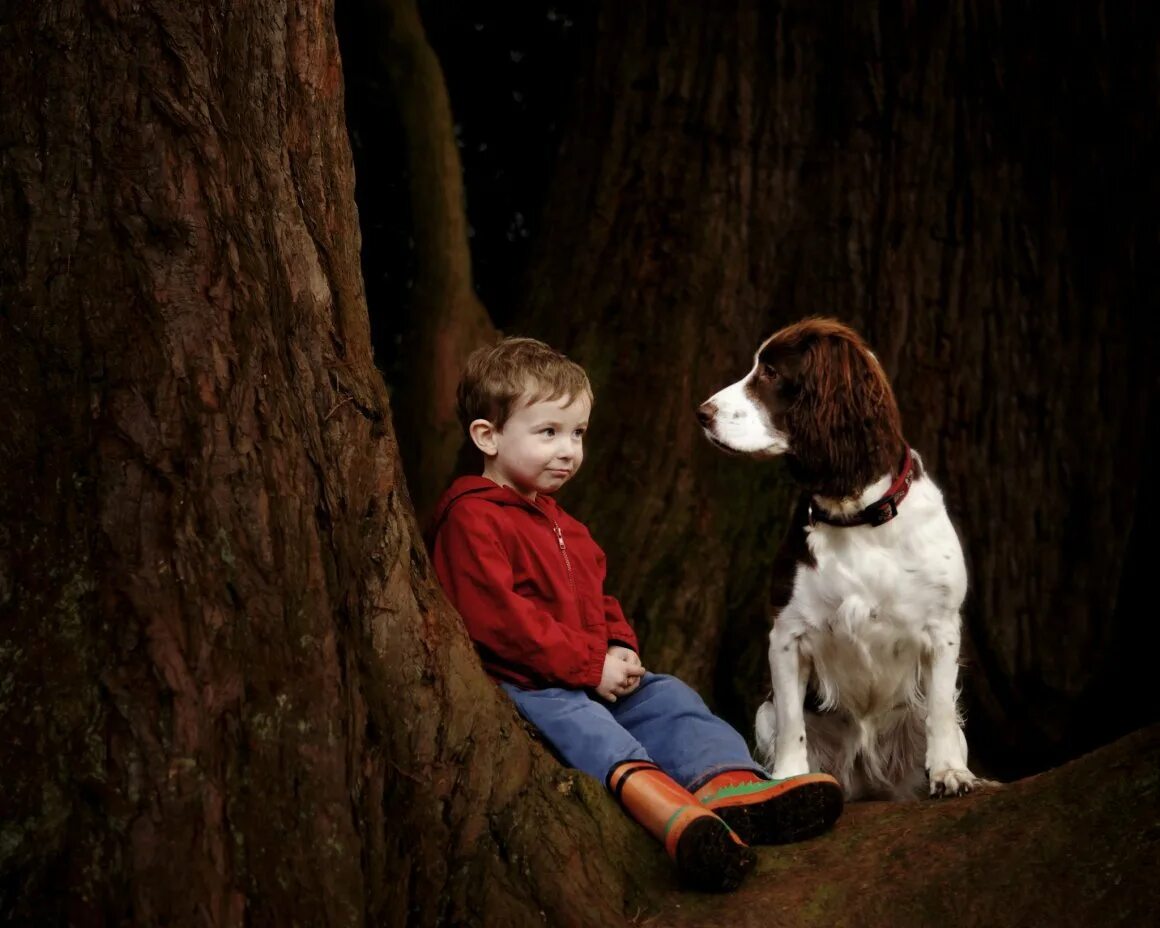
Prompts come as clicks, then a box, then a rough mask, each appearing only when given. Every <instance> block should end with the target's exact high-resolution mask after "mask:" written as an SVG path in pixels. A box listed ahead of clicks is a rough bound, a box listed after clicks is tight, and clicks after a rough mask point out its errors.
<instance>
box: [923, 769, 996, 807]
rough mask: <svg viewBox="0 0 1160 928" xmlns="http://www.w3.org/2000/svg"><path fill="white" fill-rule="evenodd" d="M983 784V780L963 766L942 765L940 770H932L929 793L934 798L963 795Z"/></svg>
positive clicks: (984, 782)
mask: <svg viewBox="0 0 1160 928" xmlns="http://www.w3.org/2000/svg"><path fill="white" fill-rule="evenodd" d="M984 785H986V781H985V780H980V779H979V778H978V777H976V776H975V775H974V774H973V773H971V771H969V770H966V769H964V768H956V767H944V768H943V769H942V770H934V771H932V772H931V775H930V794H931V796H933V797H934V798H935V799H946V798H949V797H951V796H965V795H966V794H967V793H969V792H971V791H972V790H974V789H976V788H978V787H981V786H984Z"/></svg>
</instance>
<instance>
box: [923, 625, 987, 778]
mask: <svg viewBox="0 0 1160 928" xmlns="http://www.w3.org/2000/svg"><path fill="white" fill-rule="evenodd" d="M930 637H931V659H930V665H929V668H928V673H927V680H926V770H927V773H928V774H929V775H930V794H931V795H932V796H961V795H962V794H963V793H969V792H970V791H971V790H972V789H973V788H974V787H975V785H976V780H975V775H974V774H973V773H971V771H970V770H968V769H967V739H966V737H965V736H964V735H963V730H962V728H961V727H960V725H959V715H958V710H957V709H956V707H955V702H956V699H957V691H956V680H957V678H958V673H959V619H958V616H957V615H956V616H954V620H953V624H952V623H948V624H942V623H940V624H939V625H936V626H934V627H932V628H931V629H930Z"/></svg>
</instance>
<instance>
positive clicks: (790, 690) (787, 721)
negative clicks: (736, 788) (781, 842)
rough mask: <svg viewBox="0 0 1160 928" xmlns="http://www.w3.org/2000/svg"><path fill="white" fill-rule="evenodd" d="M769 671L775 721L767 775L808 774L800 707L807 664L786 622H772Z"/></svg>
mask: <svg viewBox="0 0 1160 928" xmlns="http://www.w3.org/2000/svg"><path fill="white" fill-rule="evenodd" d="M769 670H770V674H771V676H772V677H773V693H774V711H775V714H776V719H777V731H776V732H775V735H774V752H773V770H771V771H770V773H771V774H772V775H773V777H774V779H778V780H780V779H784V778H785V777H792V776H797V775H798V774H800V773H809V771H810V765H809V760H808V758H807V753H806V722H805V715H804V708H803V707H804V703H805V699H806V684H807V683H808V682H809V679H810V662H809V658H808V657H807V656H806V655H805V654H803V653H802V648H801V638H800V636H799V635H797V634H795V633H794V631H793V630H791V629H790V627H789V623H788V622H783V621H778V622H775V623H774V626H773V630H772V631H771V632H770V633H769Z"/></svg>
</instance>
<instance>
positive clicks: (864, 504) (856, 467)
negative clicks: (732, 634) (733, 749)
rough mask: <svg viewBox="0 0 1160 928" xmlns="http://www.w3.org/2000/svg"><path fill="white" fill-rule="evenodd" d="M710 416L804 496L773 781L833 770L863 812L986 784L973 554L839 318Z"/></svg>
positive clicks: (789, 542) (763, 715) (771, 758)
mask: <svg viewBox="0 0 1160 928" xmlns="http://www.w3.org/2000/svg"><path fill="white" fill-rule="evenodd" d="M697 417H698V419H699V421H700V423H701V426H702V428H703V430H704V433H705V435H706V436H707V437H708V439H709V441H710V442H711V443H712V444H713V445H715V446H716V447H718V448H720V449H722V450H724V451H727V452H731V453H735V454H743V455H749V456H750V457H754V458H775V457H783V458H784V459H785V460H786V462H787V463H788V466H789V471H790V474H791V476H792V477H793V478H794V480H795V481H796V483H797V484H798V485H799V486H800V488H801V491H802V492H801V494H800V498H799V500H798V503H797V505H796V507H795V510H794V514H793V517H792V519H791V524H790V527H789V530H788V532H787V535H786V538H785V541H784V542H783V544H782V547H781V549H780V551H779V553H778V555H777V557H776V559H775V564H774V582H773V596H772V613H773V626H772V630H771V631H770V634H769V666H770V673H771V677H772V684H773V685H772V691H771V693H770V696H769V698H768V700H767V701H766V702H764V703H763V704H762V705H761V707H760V708H759V709H758V711H757V718H756V742H757V753H758V756H759V758H760V759H761V760H762V762H763V763H764V764H765V765H766V767H767V768H768V769H769V770H770V773H771V774H772V776H773V777H775V778H782V777H789V776H794V775H796V774H801V773H807V772H809V771H811V770H814V771H818V770H821V771H824V772H826V773H829V774H831V775H832V776H834V777H836V778H837V779H838V781H839V782H840V783H841V784H842V788H843V790H844V791H845V794H846V797H847V798H848V799H906V798H915V797H916V796H918V795H921V794H922V792H923V791H924V790H926V789H929V793H930V795H932V796H936V797H942V796H958V795H962V794H964V793H968V792H970V791H971V790H972V789H974V788H976V787H977V786H980V785H982V784H983V783H984V782H985V781H982V780H980V779H979V778H977V777H976V776H975V775H974V774H972V773H971V771H970V770H969V769H968V767H967V741H966V737H965V735H964V734H963V727H962V717H961V715H960V713H959V710H958V705H957V701H958V689H957V676H958V662H959V648H960V641H961V624H962V623H961V617H960V609H961V607H962V604H963V599H964V597H965V596H966V592H967V572H966V564H965V561H964V558H963V550H962V546H961V544H960V542H959V538H958V535H957V533H956V532H955V529H954V526H953V525H952V524H951V520H950V517H949V516H948V514H947V510H946V506H945V505H944V503H943V497H942V493H941V492H940V491H939V489H938V487H937V486H935V484H934V482H933V481H932V480H931V479H930V477H929V476H927V474H926V472H925V470H924V468H923V464H922V459H921V458H920V457H919V455H918V453H917V452H916V451H914V450H913V449H911V448H910V447H909V446H908V445H907V444H906V441H905V440H904V438H903V435H902V427H901V422H900V418H899V413H898V406H897V403H896V402H895V398H894V392H893V390H892V388H891V386H890V381H889V379H888V378H887V376H886V373H885V371H884V370H883V369H882V366H881V364H880V363H879V362H878V359H877V358H876V357H875V355H874V354H873V352H871V351H870V349H869V348H868V347H867V346H866V344H865V342H864V341H863V340H862V338H861V337H860V336H859V335H858V334H857V333H856V332H854V331H853V330H852V329H851V328H849V327H848V326H846V325H844V324H842V323H841V322H838V321H837V320H834V319H828V318H819V317H811V318H808V319H805V320H802V321H801V322H798V323H795V324H794V325H790V326H788V327H786V328H784V329H782V330H780V331H778V332H777V333H775V334H774V335H772V336H771V337H770V338H768V339H767V340H766V341H765V343H764V344H762V345H761V347H760V348H759V349H758V351H757V353H756V355H755V358H754V363H753V368H752V369H751V370H750V371H749V373H748V374H746V375H745V377H744V378H742V379H741V380H739V381H737V382H736V383H733V384H730V385H729V386H727V387H725V388H724V389H722V390H720V391H719V392H717V393H715V394H714V395H713V396H711V397H710V398H709V399H708V400H707V401H706V402H704V403H703V404H701V406H700V407H699V408H698V409H697ZM807 700H808V701H809V705H807Z"/></svg>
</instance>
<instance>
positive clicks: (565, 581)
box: [433, 338, 842, 891]
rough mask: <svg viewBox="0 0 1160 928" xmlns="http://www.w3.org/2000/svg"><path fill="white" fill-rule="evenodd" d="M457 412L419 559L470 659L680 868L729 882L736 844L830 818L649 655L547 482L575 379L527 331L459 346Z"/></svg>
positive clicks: (831, 794)
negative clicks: (467, 442)
mask: <svg viewBox="0 0 1160 928" xmlns="http://www.w3.org/2000/svg"><path fill="white" fill-rule="evenodd" d="M458 398H459V414H460V417H461V419H462V421H463V423H464V426H465V428H466V429H467V432H468V435H470V437H471V440H472V441H473V442H474V443H475V446H476V447H477V448H478V449H479V450H480V452H482V454H483V458H484V466H483V475H482V476H480V477H461V478H460V479H458V480H456V481H455V482H454V483H453V484H452V485H451V487H450V488H449V489H448V491H447V492H446V493H445V494H444V496H443V499H442V500H441V501H440V503H439V506H438V509H437V510H436V515H435V523H434V530H433V536H434V538H433V548H434V561H435V570H436V572H437V573H438V575H439V579H440V581H441V582H442V584H443V587H444V589H445V590H446V592H447V596H448V598H449V599H450V600H451V602H452V604H453V605H454V606H455V608H456V609H457V610H458V611H459V613H460V615H461V616H463V620H464V622H465V623H466V625H467V630H468V632H469V634H470V635H471V638H472V640H473V641H474V642H475V645H476V647H477V649H478V651H479V653H480V656H481V657H482V659H483V663H484V667H485V668H486V669H487V671H488V672H489V673H490V674H491V675H492V676H493V677H494V678H496V679H498V680H499V682H500V685H501V686H502V687H503V689H504V690H505V691H506V692H507V694H508V695H509V696H510V697H511V699H512V700H513V701H514V702H515V704H516V706H517V707H518V709H519V711H520V713H521V714H522V715H523V716H524V717H525V718H526V719H527V720H528V721H529V722H531V724H532V725H533V726H535V728H537V729H538V730H539V731H540V733H541V734H542V735H543V736H544V738H545V739H546V740H547V741H548V742H549V743H550V744H551V745H552V746H553V747H554V748H555V750H556V751H557V752H558V754H559V755H560V756H561V757H562V758H563V759H564V760H565V761H566V762H567V763H568V764H570V765H571V766H573V767H576V768H578V769H579V770H582V771H583V772H585V773H587V774H590V775H591V776H593V777H596V778H597V779H599V780H601V781H602V782H603V783H605V784H606V786H607V787H608V788H609V789H610V790H611V791H612V794H613V795H614V796H615V797H616V798H617V799H618V800H619V801H620V803H621V804H622V805H623V806H624V808H625V809H626V810H627V811H628V813H629V814H630V815H631V816H632V817H633V818H635V819H636V820H637V821H638V822H639V823H640V824H641V825H643V826H644V827H645V828H646V829H647V830H648V831H649V832H650V833H651V834H652V835H653V836H655V837H656V838H657V839H658V840H660V841H661V842H662V843H663V844H664V846H665V850H666V851H667V852H668V854H669V856H670V857H672V858H673V860H674V861H675V862H676V865H677V870H678V873H679V875H680V878H681V879H682V881H683V882H684V883H685V884H686V885H689V886H692V887H695V888H698V889H704V890H717V891H724V890H731V889H734V888H736V887H737V886H738V885H739V884H740V882H741V879H742V878H743V877H744V875H745V873H746V871H747V870H748V869H749V868H750V867H751V866H752V865H753V862H754V856H753V852H752V851H750V850H749V848H748V846H747V844H778V843H783V842H787V841H796V840H800V839H802V838H807V837H811V836H813V835H816V834H818V833H820V832H822V831H824V830H825V829H827V828H829V827H830V826H831V825H832V824H833V823H834V821H835V820H836V819H837V817H838V815H839V814H840V813H841V809H842V791H841V788H840V787H839V785H838V783H837V781H836V780H834V779H833V778H832V777H830V776H827V775H825V774H806V775H803V776H799V777H792V778H790V779H788V780H781V781H776V780H771V779H769V776H768V774H767V773H766V772H765V771H764V770H763V769H762V767H760V766H759V765H758V764H757V763H755V762H754V761H753V760H752V758H751V757H750V753H749V750H748V748H747V746H746V744H745V740H744V739H743V738H742V737H741V735H739V734H738V733H737V732H736V731H735V730H734V729H733V728H732V727H730V726H729V725H728V724H727V723H726V722H724V721H722V720H721V719H719V718H717V717H716V716H715V715H713V714H712V713H711V712H710V711H709V709H708V708H707V707H706V706H705V703H704V702H703V701H702V700H701V698H700V696H698V695H697V694H696V693H695V692H694V691H693V690H692V689H690V688H689V687H688V686H686V685H685V684H684V683H682V682H681V681H680V680H678V679H677V678H675V677H672V676H667V675H664V674H654V673H649V672H648V671H646V670H645V668H644V666H643V665H642V664H641V660H640V657H639V655H638V647H637V640H636V635H635V633H634V632H633V630H632V628H631V626H630V625H629V624H628V622H627V620H626V619H625V617H624V613H623V612H622V611H621V608H620V605H619V603H617V601H616V600H615V599H614V598H613V597H611V596H608V595H606V594H605V593H604V575H605V559H604V552H603V551H601V550H600V548H599V547H597V545H596V543H595V542H594V541H593V540H592V536H591V535H589V534H588V530H587V529H586V528H585V527H584V526H583V525H582V524H581V523H580V522H578V521H576V520H575V519H573V518H572V517H571V516H569V515H568V514H567V513H566V512H564V510H563V509H561V508H560V506H559V505H558V504H557V503H556V501H555V500H554V499H552V494H553V493H555V492H556V491H557V490H559V489H560V487H562V486H563V485H564V484H565V483H567V482H568V481H569V480H570V479H571V478H572V477H573V476H574V475H575V474H576V471H577V470H579V468H580V464H581V462H582V461H583V459H584V433H585V431H586V430H587V428H588V415H589V412H590V410H591V408H592V399H593V397H592V388H591V386H590V384H589V382H588V377H587V375H586V374H585V373H584V371H583V369H582V368H581V367H580V366H579V365H577V364H575V363H574V362H572V361H569V360H568V359H567V358H565V357H564V356H563V355H561V354H559V353H558V352H556V351H554V350H553V349H551V348H549V347H548V346H547V345H545V344H544V343H542V342H539V341H535V340H534V339H530V338H508V339H505V340H504V341H501V342H500V343H499V344H497V345H494V346H492V347H489V348H482V349H480V350H478V351H476V352H475V353H474V354H472V355H471V357H470V358H469V359H468V362H467V366H466V370H465V372H464V375H463V379H462V381H461V382H460V384H459V394H458Z"/></svg>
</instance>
